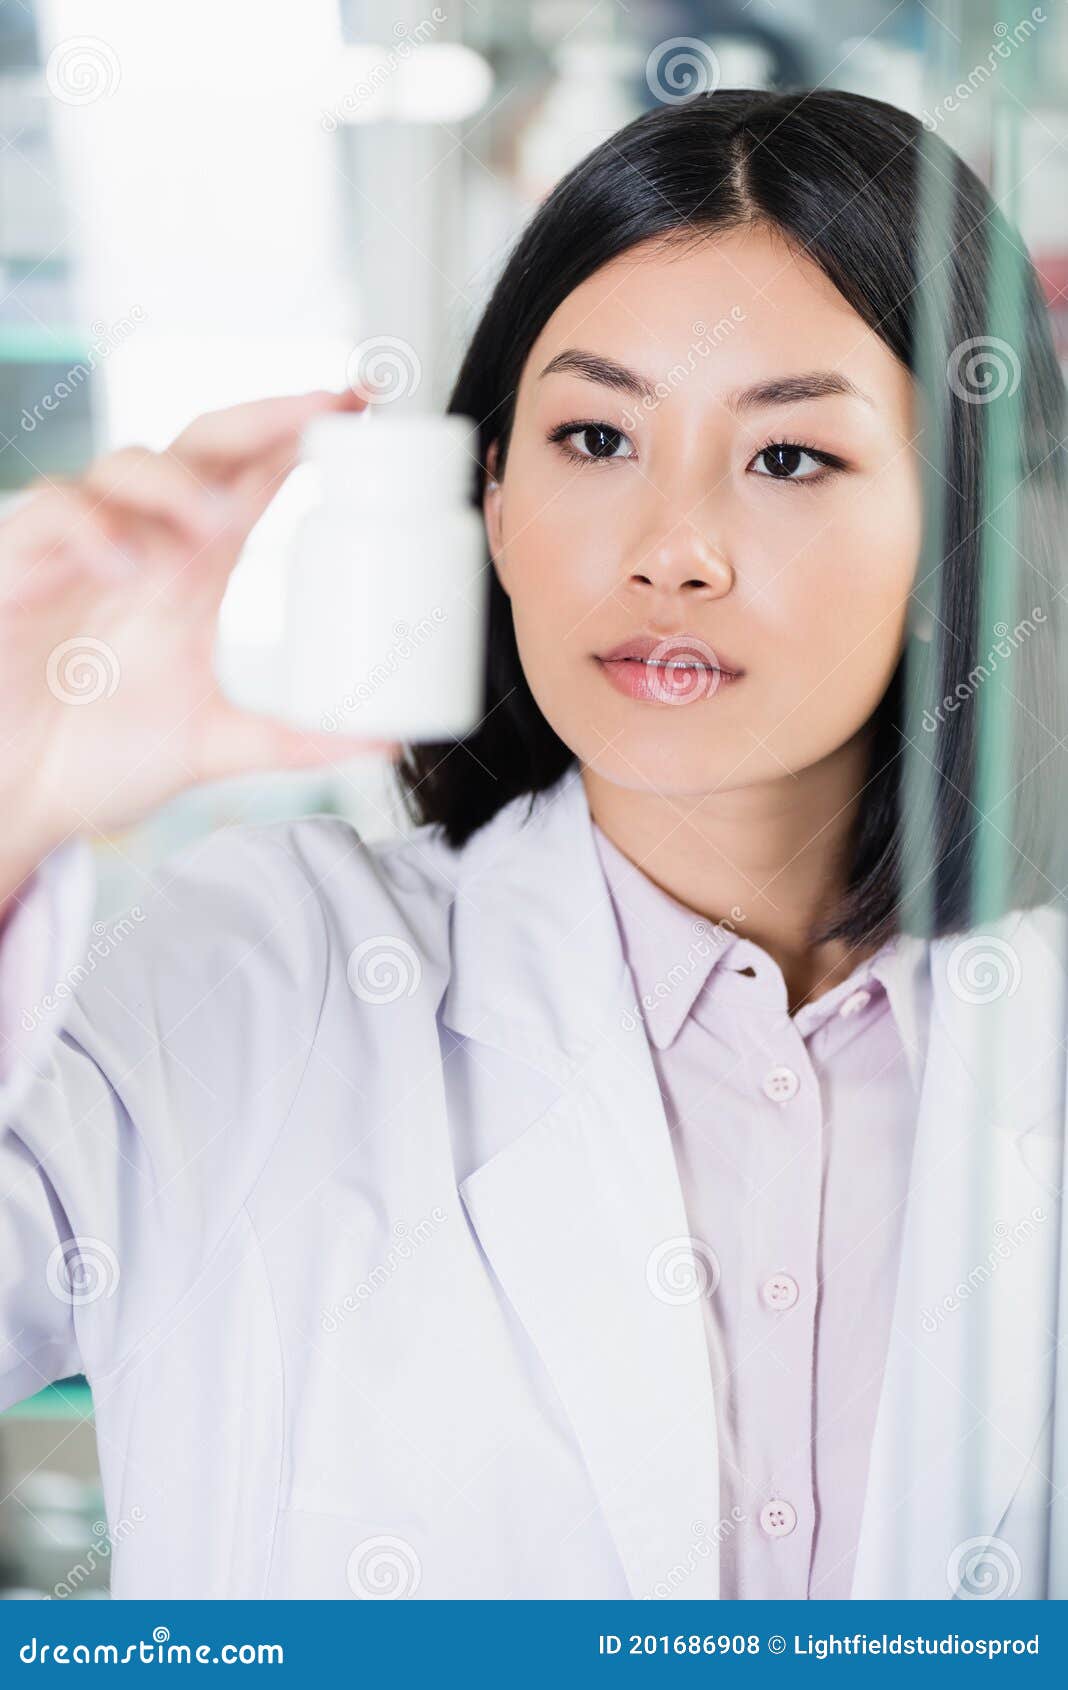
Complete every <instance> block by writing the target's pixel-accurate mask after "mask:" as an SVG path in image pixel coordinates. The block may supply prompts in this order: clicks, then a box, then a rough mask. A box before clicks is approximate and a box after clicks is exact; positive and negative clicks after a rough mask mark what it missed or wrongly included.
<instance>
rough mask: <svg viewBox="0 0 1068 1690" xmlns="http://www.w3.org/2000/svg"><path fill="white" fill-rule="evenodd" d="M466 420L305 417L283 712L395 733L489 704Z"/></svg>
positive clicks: (452, 732) (356, 731) (357, 731)
mask: <svg viewBox="0 0 1068 1690" xmlns="http://www.w3.org/2000/svg"><path fill="white" fill-rule="evenodd" d="M476 450H477V440H476V432H475V427H474V424H473V423H472V422H471V421H470V419H468V418H466V417H456V416H430V415H422V414H414V415H413V414H410V413H409V414H407V415H394V414H391V413H387V412H381V411H380V412H378V413H375V410H374V407H373V406H371V407H369V409H368V410H367V411H363V412H343V413H342V412H338V413H333V414H330V415H327V416H320V417H315V418H313V420H312V421H311V422H310V423H309V424H308V426H307V428H306V429H305V432H304V437H303V442H302V451H301V457H302V461H303V462H305V463H308V464H310V465H313V466H314V468H315V470H316V472H317V474H316V475H315V477H314V480H315V483H316V502H315V504H314V507H313V508H312V510H311V511H310V512H309V513H308V514H307V515H306V517H305V518H304V521H303V523H302V524H301V526H300V529H299V532H298V534H297V538H296V546H295V551H294V555H293V558H292V560H291V568H290V571H289V579H288V588H287V593H286V617H285V655H286V661H285V671H286V675H287V686H288V710H287V714H288V716H289V719H290V720H291V721H292V722H294V723H296V724H297V725H298V726H300V727H304V728H309V729H314V730H316V731H320V732H321V731H323V730H326V731H328V732H330V731H335V730H336V731H337V732H339V733H343V734H348V735H355V736H357V737H363V736H366V737H368V738H373V739H390V740H396V741H401V740H404V741H418V740H424V741H433V740H441V739H451V738H460V737H461V736H463V735H465V734H468V733H470V732H471V731H472V730H473V729H474V728H475V727H476V726H477V725H478V723H479V722H480V721H481V719H482V717H483V715H484V712H485V700H484V684H485V645H486V623H487V617H488V590H489V568H490V565H489V563H488V561H487V556H486V542H485V530H484V527H483V523H482V517H481V514H480V512H479V510H478V509H477V507H476V506H475V505H474V504H473V503H472V501H471V494H472V489H473V486H474V480H475V464H476V457H475V453H476Z"/></svg>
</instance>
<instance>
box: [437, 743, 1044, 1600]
mask: <svg viewBox="0 0 1068 1690" xmlns="http://www.w3.org/2000/svg"><path fill="white" fill-rule="evenodd" d="M459 857H460V859H461V860H460V861H459V862H458V863H457V864H456V872H457V873H458V885H457V896H456V900H455V903H454V907H453V935H452V948H453V973H452V976H451V979H450V982H449V985H448V987H447V990H446V994H445V997H444V999H443V1002H442V1015H443V1019H444V1020H445V1022H446V1024H447V1025H448V1026H450V1027H451V1028H452V1029H453V1030H454V1031H455V1032H456V1033H458V1034H460V1035H461V1036H462V1037H464V1038H467V1039H471V1040H474V1041H481V1042H484V1043H487V1044H490V1045H493V1046H496V1047H497V1048H498V1049H499V1050H503V1051H506V1052H510V1053H511V1054H513V1055H514V1056H515V1058H516V1060H517V1063H519V1064H520V1065H529V1064H535V1065H536V1066H538V1067H539V1068H540V1069H541V1070H542V1072H543V1073H545V1074H546V1075H548V1076H549V1077H550V1078H551V1079H553V1080H554V1081H556V1083H557V1084H558V1085H559V1088H560V1090H559V1093H558V1096H557V1098H556V1101H555V1102H554V1103H553V1104H552V1105H551V1106H550V1107H549V1108H548V1109H547V1110H545V1111H544V1112H542V1113H540V1114H537V1115H535V1118H533V1119H529V1118H527V1117H526V1115H525V1112H524V1110H523V1108H522V1105H521V1104H520V1103H519V1102H518V1101H515V1100H513V1098H512V1096H511V1094H510V1093H509V1090H508V1087H507V1084H504V1085H502V1087H501V1095H500V1104H499V1111H500V1115H501V1117H502V1119H505V1118H507V1117H508V1116H509V1114H510V1115H511V1117H512V1119H511V1121H510V1122H509V1128H510V1133H509V1135H508V1136H506V1139H505V1141H504V1143H503V1148H501V1149H499V1150H497V1151H496V1152H495V1153H494V1154H493V1155H492V1156H491V1157H490V1158H489V1160H488V1161H486V1162H484V1163H482V1164H481V1166H479V1167H476V1168H475V1170H474V1171H473V1173H471V1174H470V1175H468V1177H467V1178H466V1179H465V1180H463V1181H462V1182H461V1186H460V1190H461V1194H462V1196H463V1200H464V1203H465V1206H466V1208H467V1211H468V1214H469V1215H470V1217H471V1221H472V1225H473V1226H474V1229H475V1231H476V1233H477V1235H478V1237H479V1240H480V1242H481V1244H482V1247H483V1249H484V1250H485V1252H486V1255H487V1258H488V1260H489V1262H490V1264H491V1266H492V1268H493V1271H494V1272H495V1273H496V1275H497V1276H498V1279H499V1280H500V1283H501V1284H502V1286H503V1288H504V1291H505V1293H506V1295H507V1297H508V1299H509V1301H510V1302H511V1304H512V1306H513V1308H514V1309H515V1311H516V1313H517V1314H518V1317H519V1319H520V1321H521V1322H522V1323H523V1325H524V1326H525V1328H526V1330H527V1332H528V1333H529V1335H530V1337H531V1339H532V1341H533V1343H534V1344H535V1346H536V1347H537V1349H538V1351H539V1353H540V1355H541V1357H542V1360H543V1362H544V1364H545V1366H546V1369H547V1371H548V1373H549V1375H550V1377H551V1378H552V1380H553V1382H554V1384H555V1386H556V1388H557V1390H558V1392H559V1395H560V1397H561V1400H562V1402H563V1405H564V1408H565V1410H566V1412H567V1414H568V1415H569V1417H570V1419H571V1422H572V1425H573V1426H574V1428H575V1432H576V1436H577V1438H578V1440H579V1443H580V1446H581V1448H582V1450H583V1453H584V1456H585V1459H586V1462H587V1466H588V1469H589V1472H590V1475H591V1480H592V1482H593V1486H594V1489H595V1492H596V1495H597V1499H598V1502H599V1505H600V1508H601V1510H602V1512H603V1514H604V1517H605V1519H606V1521H607V1523H608V1525H609V1528H610V1530H611V1531H612V1534H613V1537H614V1541H615V1543H616V1547H617V1550H618V1553H619V1556H620V1561H621V1564H622V1567H623V1570H624V1574H625V1577H626V1580H627V1584H628V1587H629V1589H630V1591H631V1594H632V1595H634V1596H648V1595H672V1596H676V1595H677V1596H681V1597H708V1596H715V1595H717V1594H718V1591H719V1571H718V1548H717V1547H716V1546H717V1545H718V1543H719V1541H720V1539H721V1537H722V1535H723V1534H724V1532H725V1531H730V1530H733V1529H735V1528H734V1526H733V1525H732V1523H731V1522H729V1521H724V1520H722V1519H721V1518H720V1513H719V1506H720V1505H719V1490H718V1477H717V1472H718V1458H717V1449H716V1415H715V1403H714V1398H713V1389H712V1381H711V1376H710V1368H709V1360H708V1351H707V1338H706V1334H705V1329H704V1325H703V1321H702V1318H701V1308H700V1287H701V1286H702V1283H707V1280H706V1279H705V1278H704V1276H705V1275H706V1274H707V1267H706V1264H705V1263H704V1262H703V1260H702V1257H701V1252H700V1249H699V1247H697V1245H696V1241H694V1240H692V1239H691V1238H690V1237H689V1236H688V1234H689V1228H688V1223H687V1218H686V1213H685V1208H684V1202H683V1196H682V1190H681V1186H680V1182H679V1177H678V1171H677V1167H676V1163H675V1156H674V1150H673V1146H672V1144H671V1139H670V1133H669V1129H668V1125H667V1120H666V1115H665V1111H664V1107H663V1101H662V1098H661V1095H660V1091H659V1086H658V1083H657V1079H656V1074H655V1069H654V1066H653V1062H652V1057H651V1052H650V1047H649V1042H648V1039H647V1037H646V1034H645V1030H644V1025H643V1023H642V1022H641V1020H640V1018H637V1017H635V1016H634V1015H633V1013H632V1000H633V982H632V980H631V977H630V974H629V970H628V969H627V967H626V964H625V961H624V958H623V953H622V947H621V943H620V938H619V933H618V929H617V927H616V922H615V917H614V914H613V912H612V910H611V906H610V901H609V898H608V896H607V894H606V889H605V886H604V880H603V874H602V871H601V869H600V864H599V862H598V859H597V853H596V846H595V843H594V839H593V835H592V821H591V818H590V816H589V811H588V807H587V803H586V797H585V789H584V787H583V785H582V781H581V774H580V770H579V767H578V765H577V764H576V765H572V766H571V767H570V768H569V769H568V771H567V772H566V773H565V774H564V776H562V777H561V779H560V780H559V781H558V782H557V783H556V785H555V786H554V787H553V788H551V789H549V791H548V792H546V793H543V794H540V795H539V796H538V798H537V799H536V800H535V801H534V804H533V806H532V808H531V810H530V814H529V818H528V815H527V802H526V800H517V801H515V802H514V803H512V804H510V805H508V806H506V807H505V808H504V809H503V810H502V811H500V812H498V815H497V816H496V817H495V818H494V820H493V821H492V822H491V823H489V824H487V826H486V827H485V828H484V829H481V830H480V831H479V833H478V834H476V835H475V836H474V838H473V839H472V840H471V841H470V842H469V844H468V846H467V847H466V848H465V849H464V850H463V851H462V852H461V853H459ZM984 945H985V947H986V952H987V954H992V955H993V957H994V962H995V966H996V967H1000V968H1003V969H1005V968H1007V969H1010V970H1011V971H1012V974H1013V976H1014V977H1016V975H1017V974H1018V975H1019V978H1021V979H1023V980H1024V981H1026V990H1025V991H1018V990H1009V989H1008V988H1006V989H1005V990H1003V991H1001V992H1000V993H998V994H996V995H995V996H994V998H993V999H992V1000H991V998H990V994H989V992H987V994H986V999H985V1001H984V991H983V988H982V984H981V982H980V983H979V984H976V981H975V965H976V964H978V965H979V966H980V972H981V969H982V961H983V954H984V953H983V946H984ZM962 947H963V948H962ZM887 983H888V990H891V991H893V992H896V993H897V997H898V1002H897V1003H896V1004H895V1008H896V1010H897V1012H898V1014H899V1020H900V1017H901V1016H907V1015H908V1014H910V1013H911V1014H912V1015H913V1016H914V1018H915V1020H914V1025H913V1032H914V1038H913V1039H912V1040H911V1041H910V1042H909V1048H910V1049H911V1051H912V1059H911V1060H912V1062H913V1064H914V1072H915V1074H916V1076H917V1078H918V1080H919V1082H920V1095H919V1104H918V1114H917V1125H916V1141H915V1150H914V1156H913V1166H912V1173H911V1181H910V1190H909V1198H908V1207H907V1213H906V1216H905V1224H904V1237H903V1246H902V1257H901V1267H900V1272H899V1279H898V1285H897V1288H896V1301H895V1309H894V1317H893V1332H892V1338H891V1343H890V1348H889V1353H888V1356H887V1363H886V1371H885V1377H884V1383H883V1388H882V1395H881V1399H880V1406H879V1412H878V1417H877V1422H876V1428H875V1437H874V1442H873V1448H872V1457H871V1468H870V1481H869V1485H868V1489H867V1492H866V1497H865V1509H864V1522H863V1529H862V1533H861V1539H860V1543H859V1546H858V1551H857V1560H856V1572H855V1578H854V1587H853V1595H854V1596H873V1597H884V1598H887V1597H945V1596H947V1595H951V1594H953V1590H952V1588H951V1583H947V1580H949V1579H950V1574H951V1573H952V1569H953V1567H954V1566H955V1565H957V1563H958V1562H959V1563H960V1565H961V1566H963V1565H964V1560H963V1559H962V1558H965V1559H966V1556H967V1553H968V1551H967V1547H966V1546H967V1545H968V1544H969V1543H970V1542H971V1540H973V1539H979V1540H983V1539H985V1538H986V1537H988V1536H991V1535H993V1534H996V1532H997V1528H998V1524H999V1521H1000V1520H1001V1518H1002V1515H1003V1513H1004V1511H1005V1509H1006V1508H1007V1507H1008V1504H1009V1502H1010V1500H1011V1498H1012V1496H1013V1493H1014V1491H1015V1490H1016V1488H1017V1486H1018V1484H1019V1483H1020V1481H1021V1477H1022V1475H1023V1473H1024V1470H1025V1469H1026V1466H1027V1463H1028V1459H1029V1457H1030V1456H1031V1455H1032V1453H1033V1452H1034V1451H1036V1450H1037V1449H1038V1448H1039V1445H1040V1440H1041V1437H1042V1435H1043V1425H1044V1422H1045V1420H1046V1417H1047V1416H1048V1414H1049V1409H1050V1403H1051V1398H1052V1355H1053V1339H1052V1334H1051V1330H1050V1329H1051V1326H1052V1324H1053V1321H1054V1318H1055V1317H1054V1311H1055V1308H1056V1301H1055V1292H1056V1269H1057V1234H1058V1225H1057V1214H1058V1207H1057V1202H1058V1200H1057V1195H1056V1193H1057V1190H1058V1188H1059V1185H1060V1182H1061V1180H1062V1178H1063V1175H1062V1173H1061V1172H1060V1170H1059V1163H1058V1157H1059V1155H1060V1153H1061V1152H1062V1150H1063V1134H1064V1103H1063V1082H1064V1048H1063V1044H1062V1042H1061V1032H1062V1027H1063V1019H1064V1009H1065V1006H1064V939H1063V922H1062V920H1061V918H1059V917H1054V915H1053V913H1052V912H1048V914H1047V918H1046V919H1044V920H1038V919H1037V918H1036V917H1035V916H1034V915H1033V914H1031V915H1029V916H1028V917H1026V918H1024V917H1022V916H1021V915H1020V914H1019V913H1018V912H1015V913H1014V914H1013V915H1011V916H1009V917H1007V918H1005V920H1004V921H1002V922H1000V923H994V924H991V925H990V926H989V927H988V928H987V929H985V930H984V932H983V933H982V934H980V935H971V936H968V937H965V938H956V939H954V938H948V939H942V940H938V941H935V942H934V943H932V944H931V945H929V946H928V945H926V944H925V942H924V941H921V940H919V939H912V938H908V937H904V938H903V941H902V943H901V944H900V945H899V946H897V947H896V948H895V950H894V952H893V954H892V956H891V958H890V964H889V966H888V969H887ZM1018 983H1019V981H1017V984H1018ZM996 1053H1000V1055H1001V1058H1002V1062H1001V1066H1000V1069H997V1068H996V1067H995V1068H994V1069H993V1070H992V1069H991V1067H990V1066H989V1064H990V1062H991V1061H992V1060H993V1058H994V1056H995V1054H996ZM518 1071H519V1070H517V1073H518ZM515 1090H516V1097H517V1098H518V1097H522V1096H525V1095H526V1088H524V1087H520V1086H517V1087H516V1088H515ZM1036 1215H1037V1216H1038V1217H1039V1218H1037V1219H1036V1218H1035V1217H1036ZM1006 1240H1007V1241H1008V1243H1009V1245H1010V1248H1008V1249H1007V1251H1006V1250H1004V1249H1003V1245H1004V1243H1005V1241H1006ZM992 1252H994V1253H996V1255H992ZM991 1260H994V1261H995V1266H994V1268H992V1269H991V1268H989V1266H987V1267H986V1268H985V1271H984V1264H988V1263H989V1262H990V1261H991ZM962 1285H963V1286H965V1287H967V1288H968V1289H967V1290H966V1292H965V1294H964V1295H963V1296H962V1295H960V1287H961V1286H962ZM687 1286H689V1287H691V1288H693V1287H696V1288H697V1290H696V1294H694V1295H688V1294H687V1290H686V1288H687ZM947 1297H948V1298H950V1299H955V1301H956V1304H957V1306H956V1307H955V1308H954V1309H953V1310H952V1312H950V1311H949V1310H947V1309H946V1307H945V1300H946V1298H947ZM1047 1351H1048V1352H1049V1357H1048V1359H1047V1360H1046V1361H1044V1362H1042V1364H1041V1365H1037V1364H1036V1357H1044V1356H1046V1354H1047ZM1037 1459H1041V1456H1039V1457H1037ZM583 1525H584V1522H582V1521H576V1522H575V1525H574V1528H573V1529H574V1530H576V1531H579V1530H582V1529H583ZM1010 1547H1011V1546H1010ZM955 1558H956V1559H955Z"/></svg>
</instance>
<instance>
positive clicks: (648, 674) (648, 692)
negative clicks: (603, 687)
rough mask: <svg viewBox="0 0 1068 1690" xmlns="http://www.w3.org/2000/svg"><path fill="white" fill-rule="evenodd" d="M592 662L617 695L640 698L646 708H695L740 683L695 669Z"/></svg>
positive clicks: (618, 660) (627, 660) (614, 660)
mask: <svg viewBox="0 0 1068 1690" xmlns="http://www.w3.org/2000/svg"><path fill="white" fill-rule="evenodd" d="M595 661H596V662H597V663H598V664H599V665H600V667H601V669H602V670H603V672H604V674H605V675H606V676H607V677H608V679H609V680H610V681H611V683H612V685H613V686H614V687H615V689H616V691H617V692H624V693H626V695H627V697H628V698H640V699H642V700H643V701H644V702H645V703H646V704H671V705H676V704H697V703H700V702H701V701H702V700H703V699H709V698H715V696H716V695H717V693H721V692H725V691H726V690H727V688H728V687H732V686H734V685H735V684H736V683H737V682H738V681H740V680H741V678H742V677H741V676H740V675H734V674H729V673H728V672H727V671H726V670H725V669H702V668H698V667H697V666H696V665H693V666H688V667H682V668H675V669H668V668H657V667H656V666H655V665H654V664H652V663H637V662H635V661H634V659H633V658H610V659H605V658H603V657H598V658H596V659H595Z"/></svg>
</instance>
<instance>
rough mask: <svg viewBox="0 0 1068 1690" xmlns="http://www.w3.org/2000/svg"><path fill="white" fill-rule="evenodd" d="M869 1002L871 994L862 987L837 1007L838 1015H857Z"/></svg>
mask: <svg viewBox="0 0 1068 1690" xmlns="http://www.w3.org/2000/svg"><path fill="white" fill-rule="evenodd" d="M870 1002H871V993H870V992H869V991H866V990H865V988H864V987H863V986H861V988H860V990H859V991H857V992H852V993H851V994H850V996H849V997H847V998H845V999H844V1000H843V1002H842V1003H841V1004H840V1005H839V1007H838V1013H839V1015H859V1014H860V1011H861V1010H862V1009H863V1008H864V1007H865V1005H866V1004H868V1003H870Z"/></svg>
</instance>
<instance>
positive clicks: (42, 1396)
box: [0, 1373, 93, 1423]
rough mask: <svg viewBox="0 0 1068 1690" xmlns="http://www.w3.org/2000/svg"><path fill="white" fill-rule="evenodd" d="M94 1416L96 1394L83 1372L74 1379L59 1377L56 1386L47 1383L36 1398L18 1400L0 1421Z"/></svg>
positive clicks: (75, 1418)
mask: <svg viewBox="0 0 1068 1690" xmlns="http://www.w3.org/2000/svg"><path fill="white" fill-rule="evenodd" d="M92 1418H93V1396H92V1392H91V1391H90V1389H89V1385H88V1382H87V1380H86V1379H85V1378H84V1377H83V1376H82V1374H80V1373H78V1374H76V1375H75V1376H74V1377H73V1378H72V1379H58V1380H57V1381H56V1383H55V1384H54V1385H46V1386H45V1388H44V1390H43V1391H38V1393H37V1395H36V1396H35V1397H27V1398H26V1400H25V1402H19V1403H16V1404H15V1406H14V1408H9V1409H8V1410H7V1411H6V1413H4V1414H0V1423H2V1422H3V1421H5V1420H91V1419H92Z"/></svg>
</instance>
